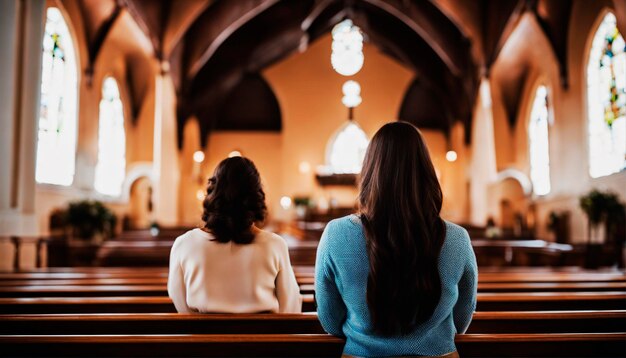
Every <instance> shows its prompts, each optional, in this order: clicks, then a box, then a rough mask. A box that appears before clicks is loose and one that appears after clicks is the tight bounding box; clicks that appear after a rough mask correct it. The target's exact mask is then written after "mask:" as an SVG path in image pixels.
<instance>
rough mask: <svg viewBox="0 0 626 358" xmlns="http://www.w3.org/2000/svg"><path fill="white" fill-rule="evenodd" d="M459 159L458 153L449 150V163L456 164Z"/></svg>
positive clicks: (447, 156)
mask: <svg viewBox="0 0 626 358" xmlns="http://www.w3.org/2000/svg"><path fill="white" fill-rule="evenodd" d="M457 157H458V156H457V154H456V152H455V151H453V150H449V151H448V152H447V153H446V160H447V161H449V162H455V161H456V158H457Z"/></svg>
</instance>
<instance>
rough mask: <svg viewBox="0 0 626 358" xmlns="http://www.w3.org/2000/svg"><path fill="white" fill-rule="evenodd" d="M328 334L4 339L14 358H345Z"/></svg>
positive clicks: (1, 343)
mask: <svg viewBox="0 0 626 358" xmlns="http://www.w3.org/2000/svg"><path fill="white" fill-rule="evenodd" d="M343 345H344V340H343V339H340V338H337V337H333V336H330V335H327V334H259V335H253V334H250V335H247V334H215V335H213V334H210V335H156V336H154V335H153V336H151V335H98V336H88V335H65V336H45V335H44V336H15V335H2V336H0V352H3V354H7V355H9V356H14V357H33V356H36V357H252V356H253V357H340V356H341V353H342V351H343Z"/></svg>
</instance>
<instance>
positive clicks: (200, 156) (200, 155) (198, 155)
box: [193, 150, 204, 163]
mask: <svg viewBox="0 0 626 358" xmlns="http://www.w3.org/2000/svg"><path fill="white" fill-rule="evenodd" d="M193 161H194V162H196V163H202V162H203V161H204V152H203V151H201V150H198V151H196V152H195V153H193Z"/></svg>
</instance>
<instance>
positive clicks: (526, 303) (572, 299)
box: [0, 292, 626, 314]
mask: <svg viewBox="0 0 626 358" xmlns="http://www.w3.org/2000/svg"><path fill="white" fill-rule="evenodd" d="M302 296H303V302H302V310H303V312H313V311H315V310H316V307H315V302H314V299H313V295H302ZM623 309H626V292H566V293H561V292H520V293H478V303H477V308H476V310H477V311H555V310H568V311H570V310H571V311H580V310H623ZM170 312H175V309H174V306H173V304H172V303H171V300H170V299H169V297H167V296H158V297H154V296H150V297H32V298H30V297H29V298H25V297H21V298H0V314H22V313H170Z"/></svg>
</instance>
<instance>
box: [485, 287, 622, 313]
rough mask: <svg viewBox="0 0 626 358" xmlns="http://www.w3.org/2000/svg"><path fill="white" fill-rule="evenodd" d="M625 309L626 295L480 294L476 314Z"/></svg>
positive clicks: (583, 293) (605, 293) (573, 293)
mask: <svg viewBox="0 0 626 358" xmlns="http://www.w3.org/2000/svg"><path fill="white" fill-rule="evenodd" d="M621 309H626V292H623V291H616V292H518V293H500V292H479V293H478V302H477V306H476V311H559V310H563V311H570V310H572V311H579V310H621Z"/></svg>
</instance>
